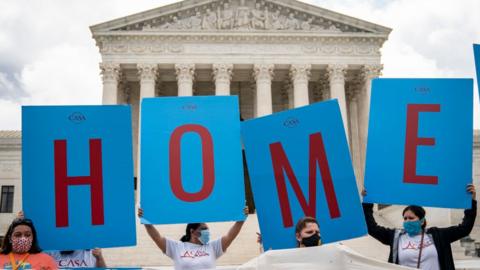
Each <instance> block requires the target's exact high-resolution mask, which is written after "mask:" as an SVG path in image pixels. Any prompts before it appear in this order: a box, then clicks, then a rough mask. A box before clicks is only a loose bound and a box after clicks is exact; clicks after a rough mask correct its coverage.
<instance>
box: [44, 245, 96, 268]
mask: <svg viewBox="0 0 480 270" xmlns="http://www.w3.org/2000/svg"><path fill="white" fill-rule="evenodd" d="M47 254H48V255H50V256H52V257H53V259H54V260H55V261H56V262H57V265H58V268H87V267H88V268H93V267H96V263H97V259H95V257H94V256H93V254H92V250H91V249H80V250H75V251H73V253H72V254H65V255H64V254H61V253H60V251H50V252H47Z"/></svg>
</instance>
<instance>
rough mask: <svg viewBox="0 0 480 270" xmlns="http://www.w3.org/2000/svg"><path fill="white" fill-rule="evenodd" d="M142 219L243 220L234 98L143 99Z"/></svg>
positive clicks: (169, 221) (157, 221)
mask: <svg viewBox="0 0 480 270" xmlns="http://www.w3.org/2000/svg"><path fill="white" fill-rule="evenodd" d="M141 130H142V136H141V199H140V200H141V207H142V208H143V210H144V219H143V220H142V223H153V224H173V223H193V222H211V221H229V220H243V219H244V218H245V216H244V214H243V208H244V206H245V192H244V190H245V186H244V178H243V166H242V164H243V163H242V152H241V141H240V115H239V110H238V98H237V97H236V96H225V97H220V96H217V97H163V98H148V99H143V101H142V120H141Z"/></svg>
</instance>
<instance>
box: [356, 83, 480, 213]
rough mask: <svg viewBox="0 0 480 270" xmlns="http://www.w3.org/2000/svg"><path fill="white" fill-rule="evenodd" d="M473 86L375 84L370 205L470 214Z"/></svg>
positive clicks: (367, 178)
mask: <svg viewBox="0 0 480 270" xmlns="http://www.w3.org/2000/svg"><path fill="white" fill-rule="evenodd" d="M472 117H473V81H472V80H471V79H375V80H374V81H373V83H372V100H371V108H370V122H369V129H368V144H367V159H366V160H367V161H366V171H365V189H366V190H367V196H366V197H365V201H366V202H375V203H383V204H417V205H423V206H433V207H447V208H469V207H470V206H471V202H470V200H471V196H470V195H469V194H467V192H466V186H467V184H468V183H471V181H472V140H473V138H472V137H473V126H472V122H473V119H472Z"/></svg>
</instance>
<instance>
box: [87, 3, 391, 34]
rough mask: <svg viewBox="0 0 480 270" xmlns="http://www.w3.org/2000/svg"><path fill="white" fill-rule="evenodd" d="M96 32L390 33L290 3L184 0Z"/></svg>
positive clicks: (100, 27)
mask: <svg viewBox="0 0 480 270" xmlns="http://www.w3.org/2000/svg"><path fill="white" fill-rule="evenodd" d="M91 30H92V32H93V33H94V34H96V33H105V32H113V33H122V32H141V33H148V32H150V33H152V32H165V33H169V32H273V33H275V32H292V31H295V32H299V31H300V32H310V33H332V34H334V33H338V34H341V33H365V34H368V33H371V34H377V35H378V34H385V35H388V33H389V32H390V31H391V29H389V28H386V27H383V26H380V25H376V24H373V23H370V22H366V21H362V20H359V19H356V18H352V17H349V16H346V15H343V14H339V13H336V12H333V11H330V10H326V9H323V8H319V7H316V6H312V5H309V4H305V3H302V2H299V1H294V0H276V1H269V0H263V1H255V0H228V1H225V0H217V1H212V0H204V1H198V0H185V1H181V2H178V3H175V4H171V5H167V6H164V7H160V8H157V9H152V10H149V11H145V12H142V13H138V14H134V15H131V16H127V17H124V18H119V19H116V20H113V21H109V22H105V23H102V24H98V25H94V26H92V27H91Z"/></svg>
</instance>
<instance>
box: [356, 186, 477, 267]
mask: <svg viewBox="0 0 480 270" xmlns="http://www.w3.org/2000/svg"><path fill="white" fill-rule="evenodd" d="M466 191H467V192H468V193H470V194H471V196H472V204H471V208H470V209H465V211H464V217H463V220H462V222H461V223H460V224H458V225H454V226H450V227H444V228H438V227H429V228H427V220H426V212H425V209H423V207H421V206H417V205H410V206H407V207H406V208H405V209H404V210H403V212H402V216H403V228H402V229H395V228H386V227H383V226H380V225H378V224H377V222H376V221H375V218H374V216H373V204H371V203H363V212H364V215H365V222H366V224H367V228H368V234H369V235H371V236H372V237H374V238H375V239H377V240H378V241H380V242H382V243H383V244H385V245H389V246H390V255H389V257H388V262H391V263H395V264H399V265H403V266H409V267H413V268H419V269H422V270H450V269H455V263H454V260H453V254H452V248H451V246H450V244H451V243H452V242H455V241H457V240H460V239H461V238H463V237H466V236H467V235H469V234H470V232H471V231H472V229H473V226H474V224H475V218H476V216H477V200H476V191H475V187H474V186H473V185H471V184H470V185H468V186H467V189H466ZM362 195H363V196H365V195H366V190H363V191H362Z"/></svg>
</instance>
